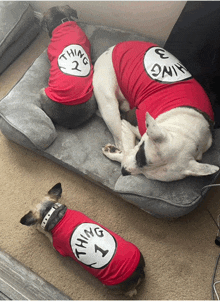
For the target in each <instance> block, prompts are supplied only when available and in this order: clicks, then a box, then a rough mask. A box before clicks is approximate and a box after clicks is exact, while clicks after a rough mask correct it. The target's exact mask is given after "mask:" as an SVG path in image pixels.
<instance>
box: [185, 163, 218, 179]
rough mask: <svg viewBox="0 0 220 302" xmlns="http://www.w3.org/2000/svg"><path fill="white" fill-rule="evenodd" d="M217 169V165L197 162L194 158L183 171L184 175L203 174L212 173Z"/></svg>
mask: <svg viewBox="0 0 220 302" xmlns="http://www.w3.org/2000/svg"><path fill="white" fill-rule="evenodd" d="M218 170H219V167H217V166H214V165H209V164H202V163H198V162H197V161H195V160H191V161H190V162H189V166H188V168H187V169H186V171H185V172H184V174H185V175H186V176H205V175H210V174H214V173H216V172H217V171H218Z"/></svg>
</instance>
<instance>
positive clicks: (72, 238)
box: [20, 183, 145, 297]
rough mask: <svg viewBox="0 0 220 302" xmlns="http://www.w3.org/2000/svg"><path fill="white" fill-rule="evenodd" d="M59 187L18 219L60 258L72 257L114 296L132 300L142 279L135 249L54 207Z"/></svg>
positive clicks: (74, 214) (59, 206) (141, 263)
mask: <svg viewBox="0 0 220 302" xmlns="http://www.w3.org/2000/svg"><path fill="white" fill-rule="evenodd" d="M61 194H62V187H61V184H60V183H58V184H56V185H55V186H54V187H53V188H52V189H50V190H49V192H48V194H47V195H45V196H44V198H43V199H42V200H41V201H40V202H39V203H38V204H36V205H34V206H33V207H32V209H31V210H30V211H29V212H28V213H27V214H26V215H25V216H24V217H22V218H21V220H20V222H21V224H24V225H27V226H32V225H34V226H36V227H37V229H38V230H39V231H40V232H42V233H44V234H45V235H46V236H47V237H48V238H49V240H50V241H51V243H52V244H53V246H54V248H55V249H56V250H57V251H58V252H59V253H60V254H61V255H62V256H69V257H72V258H73V259H74V260H75V261H76V262H78V263H79V264H80V265H81V266H82V267H84V268H85V269H86V270H87V271H89V272H90V273H91V274H92V275H94V276H95V277H96V278H98V279H99V280H100V281H101V282H102V283H103V284H104V285H105V286H107V287H108V288H110V289H113V290H114V292H115V293H118V294H121V293H123V294H125V295H126V296H129V297H132V296H133V295H136V294H137V289H136V287H137V286H138V285H139V284H140V283H141V282H142V281H143V279H144V278H145V273H144V267H145V261H144V258H143V256H142V254H141V252H140V251H139V249H138V248H137V247H136V246H135V245H134V244H132V243H130V242H128V241H125V240H124V239H123V238H122V237H120V236H119V235H117V234H116V233H114V232H112V231H110V230H109V229H107V228H105V227H104V226H102V225H100V224H99V223H97V222H95V221H93V220H92V219H90V218H89V217H87V216H86V215H84V214H82V213H81V212H78V211H74V210H69V209H67V207H66V206H65V205H63V204H60V203H58V200H59V199H60V198H61Z"/></svg>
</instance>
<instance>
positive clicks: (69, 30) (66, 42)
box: [45, 21, 93, 105]
mask: <svg viewBox="0 0 220 302" xmlns="http://www.w3.org/2000/svg"><path fill="white" fill-rule="evenodd" d="M90 48H91V45H90V42H89V40H88V38H87V37H86V35H85V33H84V32H83V30H82V29H81V28H80V27H79V26H78V25H77V24H76V22H74V21H68V22H65V23H63V24H61V25H59V26H58V27H56V28H55V29H54V30H53V33H52V38H51V42H50V44H49V46H48V50H47V53H48V58H49V60H50V63H51V68H50V78H49V83H48V87H47V88H46V89H45V93H46V95H47V96H48V97H49V98H50V99H52V100H53V101H55V102H58V103H62V104H64V105H78V104H81V103H85V102H87V101H88V100H89V99H90V98H91V97H92V94H93V86H92V77H93V66H92V64H91V58H90Z"/></svg>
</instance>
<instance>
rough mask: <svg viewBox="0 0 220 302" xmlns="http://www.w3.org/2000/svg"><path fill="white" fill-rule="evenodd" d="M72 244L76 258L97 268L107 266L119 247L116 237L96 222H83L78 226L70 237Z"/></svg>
mask: <svg viewBox="0 0 220 302" xmlns="http://www.w3.org/2000/svg"><path fill="white" fill-rule="evenodd" d="M70 245H71V248H72V251H73V254H74V255H75V257H76V259H78V260H79V261H80V262H82V263H83V264H85V265H87V266H89V267H91V268H96V269H101V268H104V267H106V266H107V265H108V264H109V263H110V262H111V260H112V258H113V257H114V255H115V253H116V249H117V242H116V240H115V238H114V237H113V236H112V235H111V234H110V233H109V232H107V231H106V230H105V229H103V228H102V227H100V226H99V225H97V224H94V223H82V224H80V225H79V226H77V227H76V229H75V230H74V231H73V234H72V237H71V239H70Z"/></svg>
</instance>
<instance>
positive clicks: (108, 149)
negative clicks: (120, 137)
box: [102, 144, 123, 162]
mask: <svg viewBox="0 0 220 302" xmlns="http://www.w3.org/2000/svg"><path fill="white" fill-rule="evenodd" d="M102 152H103V154H104V155H105V156H106V157H108V158H109V159H111V160H114V161H118V162H121V161H122V158H123V153H122V151H121V150H119V149H118V148H117V147H115V146H114V145H111V144H107V145H106V146H105V147H104V148H102Z"/></svg>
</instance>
